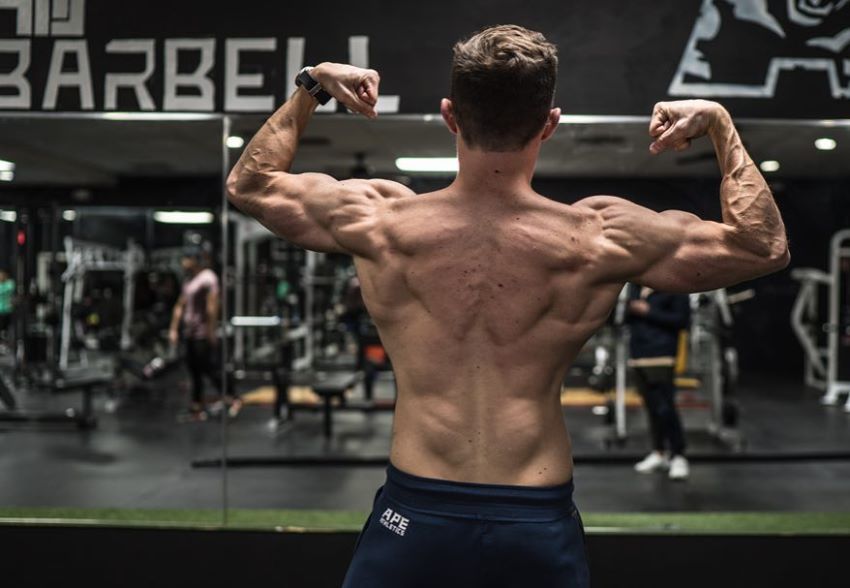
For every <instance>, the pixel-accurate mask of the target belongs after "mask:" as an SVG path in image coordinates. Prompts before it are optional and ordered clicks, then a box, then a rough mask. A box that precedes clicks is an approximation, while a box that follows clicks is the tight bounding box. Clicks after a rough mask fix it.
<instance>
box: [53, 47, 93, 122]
mask: <svg viewBox="0 0 850 588" xmlns="http://www.w3.org/2000/svg"><path fill="white" fill-rule="evenodd" d="M69 55H75V56H76V58H77V69H76V71H63V66H64V63H65V58H66V57H67V56H69ZM62 87H68V88H76V89H77V91H78V92H79V93H80V108H82V109H83V110H93V109H94V90H93V89H92V78H91V66H90V64H89V49H88V45H87V44H86V42H85V41H56V42H55V44H54V45H53V56H52V57H51V59H50V71H49V72H48V74H47V84H46V85H45V89H44V101H43V103H42V108H43V109H44V110H56V99H57V97H58V95H59V88H62Z"/></svg>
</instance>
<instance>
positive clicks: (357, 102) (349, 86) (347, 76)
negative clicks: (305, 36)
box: [310, 62, 381, 118]
mask: <svg viewBox="0 0 850 588" xmlns="http://www.w3.org/2000/svg"><path fill="white" fill-rule="evenodd" d="M310 75H311V76H312V77H313V79H315V80H316V81H317V82H319V83H320V84H321V85H322V88H324V89H325V91H326V92H327V93H328V94H330V95H331V96H333V97H334V98H336V99H337V100H339V101H340V102H341V103H342V104H343V105H344V106H345V107H346V108H348V109H350V110H353V111H354V112H359V113H360V114H362V115H363V116H366V117H368V118H375V117H377V116H378V112H377V111H376V110H375V106H376V105H377V104H378V85H379V84H380V83H381V76H379V75H378V72H376V71H375V70H374V69H363V68H360V67H354V66H353V65H346V64H344V63H329V62H326V63H320V64H319V65H317V66H316V67H314V68H313V69H312V70H311V71H310Z"/></svg>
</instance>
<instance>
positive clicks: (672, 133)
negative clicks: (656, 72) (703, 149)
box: [649, 100, 728, 155]
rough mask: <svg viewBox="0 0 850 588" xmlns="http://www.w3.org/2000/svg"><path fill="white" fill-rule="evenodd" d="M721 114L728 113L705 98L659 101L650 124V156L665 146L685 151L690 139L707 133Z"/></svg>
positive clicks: (664, 148)
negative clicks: (651, 141)
mask: <svg viewBox="0 0 850 588" xmlns="http://www.w3.org/2000/svg"><path fill="white" fill-rule="evenodd" d="M724 115H726V116H728V113H727V112H726V110H725V109H724V108H723V107H722V106H721V105H720V104H718V103H717V102H709V101H708V100H679V101H676V102H659V103H658V104H656V105H655V108H654V109H653V110H652V120H651V121H650V123H649V136H650V137H652V138H653V139H655V140H654V141H653V143H652V145H650V146H649V151H650V152H651V153H652V154H653V155H658V154H659V153H661V152H663V151H667V150H668V149H674V150H676V151H684V150H685V149H687V148H688V147H690V146H691V141H692V140H693V139H697V138H699V137H702V136H703V135H706V134H708V133H709V132H710V131H711V129H712V128H713V127H714V125H715V123H716V122H717V120H718V118H719V117H721V116H724Z"/></svg>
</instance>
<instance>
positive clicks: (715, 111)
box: [708, 102, 732, 139]
mask: <svg viewBox="0 0 850 588" xmlns="http://www.w3.org/2000/svg"><path fill="white" fill-rule="evenodd" d="M713 104H714V106H713V107H712V108H711V110H710V115H709V116H710V119H709V123H708V135H709V136H710V137H711V138H712V139H714V138H716V137H717V136H718V135H721V134H722V133H723V131H725V130H726V129H727V128H729V126H730V125H731V124H732V116H731V115H730V114H729V111H728V110H726V109H725V108H724V107H723V106H722V105H721V104H718V103H717V102H715V103H713Z"/></svg>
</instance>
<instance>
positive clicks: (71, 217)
mask: <svg viewBox="0 0 850 588" xmlns="http://www.w3.org/2000/svg"><path fill="white" fill-rule="evenodd" d="M62 218H63V219H64V220H66V221H68V222H72V221H75V220H77V211H76V210H66V211H64V212H63V213H62Z"/></svg>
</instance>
